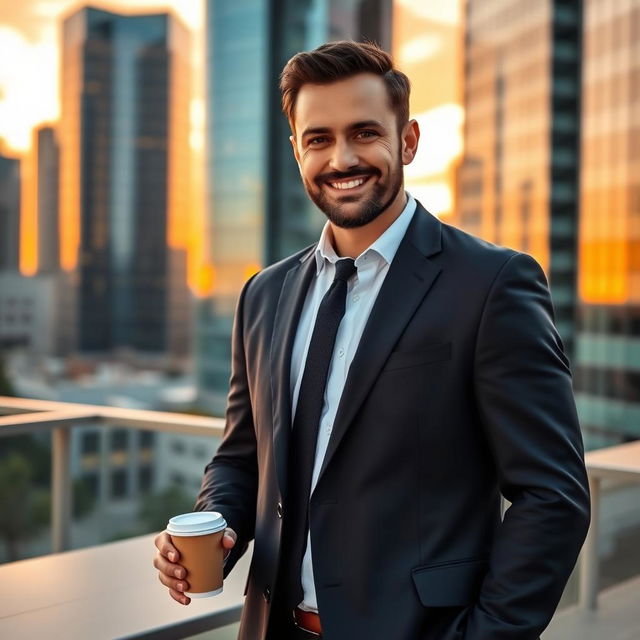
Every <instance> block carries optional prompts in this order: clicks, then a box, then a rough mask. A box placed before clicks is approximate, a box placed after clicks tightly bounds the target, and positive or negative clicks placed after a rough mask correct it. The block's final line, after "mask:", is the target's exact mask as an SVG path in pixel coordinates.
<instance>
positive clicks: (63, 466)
mask: <svg viewBox="0 0 640 640" xmlns="http://www.w3.org/2000/svg"><path fill="white" fill-rule="evenodd" d="M70 443H71V433H70V429H69V427H55V428H54V429H53V434H52V450H51V462H52V464H51V539H52V550H53V552H54V553H58V552H60V551H66V550H67V549H69V548H70V545H71V535H70V534H71V500H72V494H71V471H70V468H69V467H70V462H71V460H70V458H71V455H70V449H71V447H70Z"/></svg>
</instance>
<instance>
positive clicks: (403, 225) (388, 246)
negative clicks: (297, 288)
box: [315, 192, 416, 274]
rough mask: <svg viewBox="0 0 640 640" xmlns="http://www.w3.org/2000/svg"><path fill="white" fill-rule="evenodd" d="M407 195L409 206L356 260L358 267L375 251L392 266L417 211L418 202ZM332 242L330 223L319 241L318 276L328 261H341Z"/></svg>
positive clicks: (325, 227)
mask: <svg viewBox="0 0 640 640" xmlns="http://www.w3.org/2000/svg"><path fill="white" fill-rule="evenodd" d="M405 193H406V194H407V204H406V205H405V208H404V209H403V210H402V213H401V214H400V215H399V216H398V217H397V218H396V219H395V220H394V221H393V224H391V226H390V227H389V228H388V229H387V230H386V231H385V232H384V233H383V234H382V235H381V236H380V237H379V238H378V239H377V240H376V241H375V242H374V243H373V244H372V245H371V246H370V247H368V248H367V249H365V250H364V251H363V252H362V253H361V254H360V255H359V256H358V257H357V258H356V266H359V265H358V261H359V260H360V259H361V258H362V257H363V256H364V255H365V254H367V253H369V252H370V251H375V252H376V253H377V254H378V255H379V256H380V257H381V258H382V260H384V261H385V262H386V263H387V264H391V262H392V261H393V258H394V257H395V255H396V252H397V251H398V247H399V246H400V242H402V238H404V234H405V233H406V232H407V228H408V227H409V223H410V222H411V218H413V214H414V213H415V210H416V201H415V200H414V198H413V196H412V195H411V194H410V193H408V192H405ZM331 240H332V234H331V225H330V224H329V222H327V223H326V224H325V225H324V228H323V229H322V233H321V234H320V240H319V241H318V246H317V247H316V250H315V258H316V274H319V273H320V272H321V271H322V269H323V268H324V265H325V263H326V261H327V260H328V261H329V262H330V263H331V264H335V263H336V262H337V261H338V260H339V259H340V256H338V254H337V253H336V251H335V249H334V248H333V244H332V242H331Z"/></svg>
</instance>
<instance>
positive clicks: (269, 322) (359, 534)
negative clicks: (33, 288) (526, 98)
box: [155, 42, 589, 640]
mask: <svg viewBox="0 0 640 640" xmlns="http://www.w3.org/2000/svg"><path fill="white" fill-rule="evenodd" d="M281 88H282V93H283V108H284V112H285V114H286V115H287V117H288V118H289V122H290V125H291V131H292V135H291V143H292V146H293V152H294V154H295V157H296V160H297V162H298V166H299V169H300V175H301V177H302V180H303V182H304V185H305V188H306V190H307V193H308V194H309V197H310V198H311V199H312V200H313V202H314V203H315V204H316V205H317V206H318V208H320V209H321V210H322V211H323V212H324V213H325V214H326V216H327V218H328V222H327V224H326V226H325V228H324V230H323V233H322V236H321V238H320V240H319V242H318V244H317V245H315V246H313V247H311V248H308V249H305V250H303V251H301V252H299V253H297V254H295V255H294V256H291V257H290V258H287V259H286V260H283V261H282V262H279V263H277V264H275V265H272V266H270V267H268V268H266V269H264V270H263V271H262V272H261V273H259V274H258V275H256V276H254V277H253V278H252V279H251V280H250V281H249V282H248V283H247V284H246V285H245V287H244V289H243V291H242V293H241V295H240V299H239V302H238V307H237V313H236V318H235V325H234V331H233V355H232V376H231V385H230V391H229V398H228V409H227V415H226V421H227V423H226V428H225V437H224V440H223V442H222V444H221V445H220V448H219V450H218V452H217V454H216V455H215V457H214V459H213V461H212V462H211V463H210V464H209V465H208V466H207V468H206V471H205V477H204V480H203V484H202V489H201V491H200V495H199V496H198V500H197V503H196V506H195V509H196V510H213V511H220V512H221V513H222V514H223V515H224V516H225V518H226V519H227V522H228V523H229V527H230V529H229V531H228V534H227V535H226V536H225V537H224V538H223V545H224V546H225V548H226V549H227V550H230V553H229V555H228V557H227V560H226V566H225V572H226V573H228V572H229V571H231V569H232V567H233V566H234V564H235V563H236V561H237V560H238V558H239V557H240V555H241V554H242V553H243V552H244V551H245V550H246V547H247V544H248V542H249V541H250V540H251V539H254V540H255V541H254V550H253V558H252V563H251V570H250V575H249V579H248V583H247V594H246V595H247V598H246V603H245V607H244V610H243V614H242V623H241V630H240V638H241V639H242V640H262V639H263V638H269V639H270V640H272V639H280V638H296V637H301V638H311V637H317V635H314V633H315V634H317V633H321V637H322V638H325V639H328V640H342V639H345V640H351V639H368V640H377V639H379V640H382V639H390V640H454V639H462V638H464V639H466V640H516V639H517V640H529V639H534V638H537V637H538V636H539V634H540V633H541V632H542V630H543V629H544V628H545V627H546V625H547V624H548V622H549V620H550V618H551V616H552V615H553V612H554V610H555V607H556V606H557V603H558V600H559V598H560V595H561V593H562V590H563V587H564V585H565V583H566V581H567V579H568V576H569V574H570V572H571V569H572V567H573V566H574V563H575V560H576V557H577V555H578V551H579V549H580V546H581V544H582V542H583V540H584V537H585V535H586V531H587V527H588V521H589V496H588V488H587V486H588V485H587V479H586V473H585V469H584V462H583V449H582V441H581V437H580V431H579V426H578V421H577V418H576V413H575V407H574V402H573V397H572V391H571V378H570V372H569V366H568V362H567V359H566V357H565V356H564V354H563V350H562V344H561V342H560V338H559V337H558V334H557V332H556V330H555V328H554V325H553V310H552V306H551V302H550V299H549V292H548V287H547V284H546V281H545V278H544V275H543V273H542V271H541V269H540V267H539V266H538V265H537V263H536V262H535V261H534V260H533V259H532V258H530V257H529V256H527V255H524V254H521V253H517V252H515V251H512V250H509V249H504V248H500V247H496V246H494V245H491V244H488V243H486V242H483V241H481V240H478V239H477V238H474V237H472V236H469V235H467V234H465V233H463V232H461V231H459V230H457V229H454V228H452V227H450V226H447V225H445V224H443V223H441V222H439V221H438V220H437V219H436V218H435V217H433V216H431V215H430V214H429V213H428V212H427V211H426V210H425V209H424V208H423V207H422V205H420V204H419V203H417V202H415V201H414V200H413V198H411V196H409V195H407V194H406V193H405V191H404V189H403V173H402V165H403V164H409V163H410V162H411V161H412V160H413V158H414V156H415V153H416V150H417V147H418V139H419V136H420V132H419V129H418V125H417V123H416V121H415V120H409V118H408V105H409V82H408V80H407V78H406V76H404V75H403V74H402V73H400V72H399V71H397V70H395V69H394V68H393V65H392V61H391V59H390V57H389V56H388V55H387V54H386V53H385V52H384V51H382V50H380V49H379V48H377V47H376V46H374V45H371V44H359V43H355V42H337V43H332V44H326V45H323V46H321V47H319V48H318V49H316V50H315V51H312V52H308V53H301V54H298V55H296V56H295V57H294V58H292V59H291V60H290V61H289V62H288V63H287V65H286V67H285V69H284V71H283V73H282V78H281ZM501 495H502V496H504V497H505V498H506V499H507V500H508V501H509V502H510V503H511V505H510V507H509V509H508V510H507V511H506V513H505V515H504V519H501V517H500V498H501ZM236 537H237V541H236ZM156 546H157V547H158V549H159V552H158V555H157V556H156V560H155V566H156V567H157V568H158V569H159V570H160V580H161V581H162V582H163V584H165V585H166V586H167V587H169V588H170V592H171V595H172V597H173V598H174V599H176V600H177V601H178V602H182V603H183V604H188V602H189V600H188V598H186V597H185V596H184V595H183V593H182V592H184V591H185V590H188V589H187V584H186V580H185V579H184V578H185V574H184V569H183V568H182V567H180V564H179V556H178V554H177V551H176V550H175V548H174V547H173V546H172V545H171V543H170V539H169V538H168V536H167V535H166V534H160V535H159V536H158V538H157V539H156ZM176 571H177V572H178V574H177V575H178V576H179V578H176V573H175V572H176Z"/></svg>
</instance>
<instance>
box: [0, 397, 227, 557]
mask: <svg viewBox="0 0 640 640" xmlns="http://www.w3.org/2000/svg"><path fill="white" fill-rule="evenodd" d="M114 422H116V423H117V424H118V426H119V427H124V428H129V429H145V430H149V431H164V432H169V433H178V434H182V435H194V436H207V437H211V436H214V437H215V436H217V437H221V436H222V433H223V431H224V420H223V419H222V418H210V417H206V416H194V415H189V414H184V413H170V412H167V411H148V410H144V409H123V408H121V407H108V406H103V405H90V404H76V403H71V402H53V401H49V400H35V399H30V398H11V397H6V396H0V436H15V435H19V434H23V433H33V432H38V431H46V432H48V431H51V432H52V448H51V538H52V549H53V552H54V553H57V552H60V551H66V550H67V549H69V544H70V531H71V496H72V492H71V472H70V464H69V458H70V442H71V437H70V435H71V434H70V428H71V427H73V426H77V425H78V424H82V425H85V426H86V425H87V423H90V424H92V425H98V426H100V425H102V426H108V425H110V424H111V423H114Z"/></svg>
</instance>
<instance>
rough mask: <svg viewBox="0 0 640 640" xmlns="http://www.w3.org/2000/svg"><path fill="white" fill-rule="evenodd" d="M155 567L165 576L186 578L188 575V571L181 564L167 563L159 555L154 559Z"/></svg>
mask: <svg viewBox="0 0 640 640" xmlns="http://www.w3.org/2000/svg"><path fill="white" fill-rule="evenodd" d="M153 566H154V567H155V568H156V569H157V570H158V571H160V572H161V573H164V575H165V576H171V577H175V578H185V577H186V575H187V570H186V569H185V568H184V567H182V566H180V565H179V564H173V563H171V562H167V560H166V559H165V558H164V557H163V556H161V555H160V554H159V553H157V554H156V556H155V557H154V559H153Z"/></svg>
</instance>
